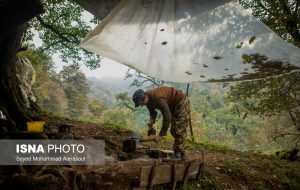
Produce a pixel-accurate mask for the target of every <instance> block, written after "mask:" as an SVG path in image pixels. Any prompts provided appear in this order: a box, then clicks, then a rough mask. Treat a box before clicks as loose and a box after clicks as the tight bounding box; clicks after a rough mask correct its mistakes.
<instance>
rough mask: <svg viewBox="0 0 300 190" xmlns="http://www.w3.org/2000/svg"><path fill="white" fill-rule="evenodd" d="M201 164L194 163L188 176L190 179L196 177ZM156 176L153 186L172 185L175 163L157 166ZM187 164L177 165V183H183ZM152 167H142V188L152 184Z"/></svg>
mask: <svg viewBox="0 0 300 190" xmlns="http://www.w3.org/2000/svg"><path fill="white" fill-rule="evenodd" d="M200 164H201V163H192V164H191V166H190V169H189V173H188V174H187V175H188V177H189V178H191V177H196V175H197V173H198V171H199V167H200ZM155 167H156V169H155V174H154V177H153V185H158V184H165V183H171V182H172V180H173V173H172V170H173V163H170V164H165V165H156V166H155ZM186 167H187V163H178V164H177V173H178V175H177V181H182V180H183V177H184V172H185V169H186ZM151 169H152V166H143V167H141V173H140V187H146V186H148V185H149V183H150V174H151Z"/></svg>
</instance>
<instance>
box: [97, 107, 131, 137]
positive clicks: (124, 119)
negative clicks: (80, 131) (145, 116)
mask: <svg viewBox="0 0 300 190" xmlns="http://www.w3.org/2000/svg"><path fill="white" fill-rule="evenodd" d="M133 117H134V115H133V113H132V112H131V111H130V110H128V109H122V110H121V109H118V108H114V109H108V110H105V111H104V112H103V113H102V115H101V122H102V123H103V124H107V125H109V126H111V127H112V128H114V129H115V130H117V131H124V130H125V129H132V128H133V127H134V126H135V123H134V118H133Z"/></svg>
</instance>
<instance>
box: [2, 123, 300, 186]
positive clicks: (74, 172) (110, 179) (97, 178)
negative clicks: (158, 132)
mask: <svg viewBox="0 0 300 190" xmlns="http://www.w3.org/2000/svg"><path fill="white" fill-rule="evenodd" d="M46 121H47V129H46V132H47V133H56V132H57V126H58V125H60V124H70V125H72V126H74V127H72V128H71V133H72V134H73V137H74V138H78V139H104V140H105V142H106V148H105V151H106V155H107V158H108V160H107V163H106V164H105V165H104V166H34V167H31V166H28V167H26V166H23V167H17V166H8V167H1V168H0V189H60V190H61V189H132V187H134V186H136V185H137V184H138V178H139V171H140V170H139V167H140V166H143V165H144V164H149V162H151V159H147V158H146V159H145V160H144V161H141V160H139V161H135V160H131V161H126V162H122V161H117V156H118V155H119V154H122V142H123V140H125V139H128V138H131V137H132V135H133V134H134V133H133V132H131V131H125V132H117V131H114V130H112V129H111V128H108V127H105V126H103V125H99V124H93V123H86V122H78V121H71V120H67V119H61V118H50V119H49V118H47V120H46ZM135 135H136V134H135ZM139 147H150V148H153V149H169V150H171V149H172V142H171V141H167V140H164V141H162V142H160V143H155V142H148V143H140V144H139ZM187 157H188V159H190V160H191V159H201V160H202V159H204V174H203V176H202V178H201V179H200V180H199V181H195V180H190V181H189V183H188V184H187V185H186V186H185V187H180V186H179V188H178V189H245V190H246V189H300V162H299V161H298V162H288V161H286V160H279V159H277V158H275V156H267V155H259V154H255V153H250V152H248V153H243V152H237V151H233V150H228V149H226V148H225V147H218V146H213V145H211V146H209V145H203V144H200V143H192V142H189V143H188V149H187ZM149 160H150V161H149ZM152 160H153V159H152ZM169 188H170V187H169V186H168V185H164V186H156V187H155V189H169Z"/></svg>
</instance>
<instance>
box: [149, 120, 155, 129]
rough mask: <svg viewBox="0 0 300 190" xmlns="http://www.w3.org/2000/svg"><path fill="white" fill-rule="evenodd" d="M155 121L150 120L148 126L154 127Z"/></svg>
mask: <svg viewBox="0 0 300 190" xmlns="http://www.w3.org/2000/svg"><path fill="white" fill-rule="evenodd" d="M154 123H155V122H154V121H153V120H152V119H150V121H149V123H148V127H149V128H151V127H153V124H154Z"/></svg>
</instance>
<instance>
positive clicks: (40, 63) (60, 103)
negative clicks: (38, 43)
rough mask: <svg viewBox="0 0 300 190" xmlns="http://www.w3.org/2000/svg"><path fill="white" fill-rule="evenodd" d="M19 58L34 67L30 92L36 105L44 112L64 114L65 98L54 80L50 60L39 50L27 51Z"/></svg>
mask: <svg viewBox="0 0 300 190" xmlns="http://www.w3.org/2000/svg"><path fill="white" fill-rule="evenodd" d="M19 56H21V57H23V58H26V59H28V60H29V61H30V63H31V64H32V65H33V67H34V70H35V82H34V84H33V85H32V92H33V94H34V96H35V97H36V102H37V104H38V105H39V106H40V107H41V108H42V110H44V111H46V112H53V113H56V114H64V113H65V112H66V110H67V108H68V103H67V98H66V95H65V92H64V89H63V88H62V86H61V85H60V83H59V81H58V80H57V78H56V75H55V72H54V68H53V62H52V60H51V58H50V57H49V56H48V55H47V54H45V53H43V52H42V51H40V50H39V49H28V50H27V51H23V52H20V53H19Z"/></svg>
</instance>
